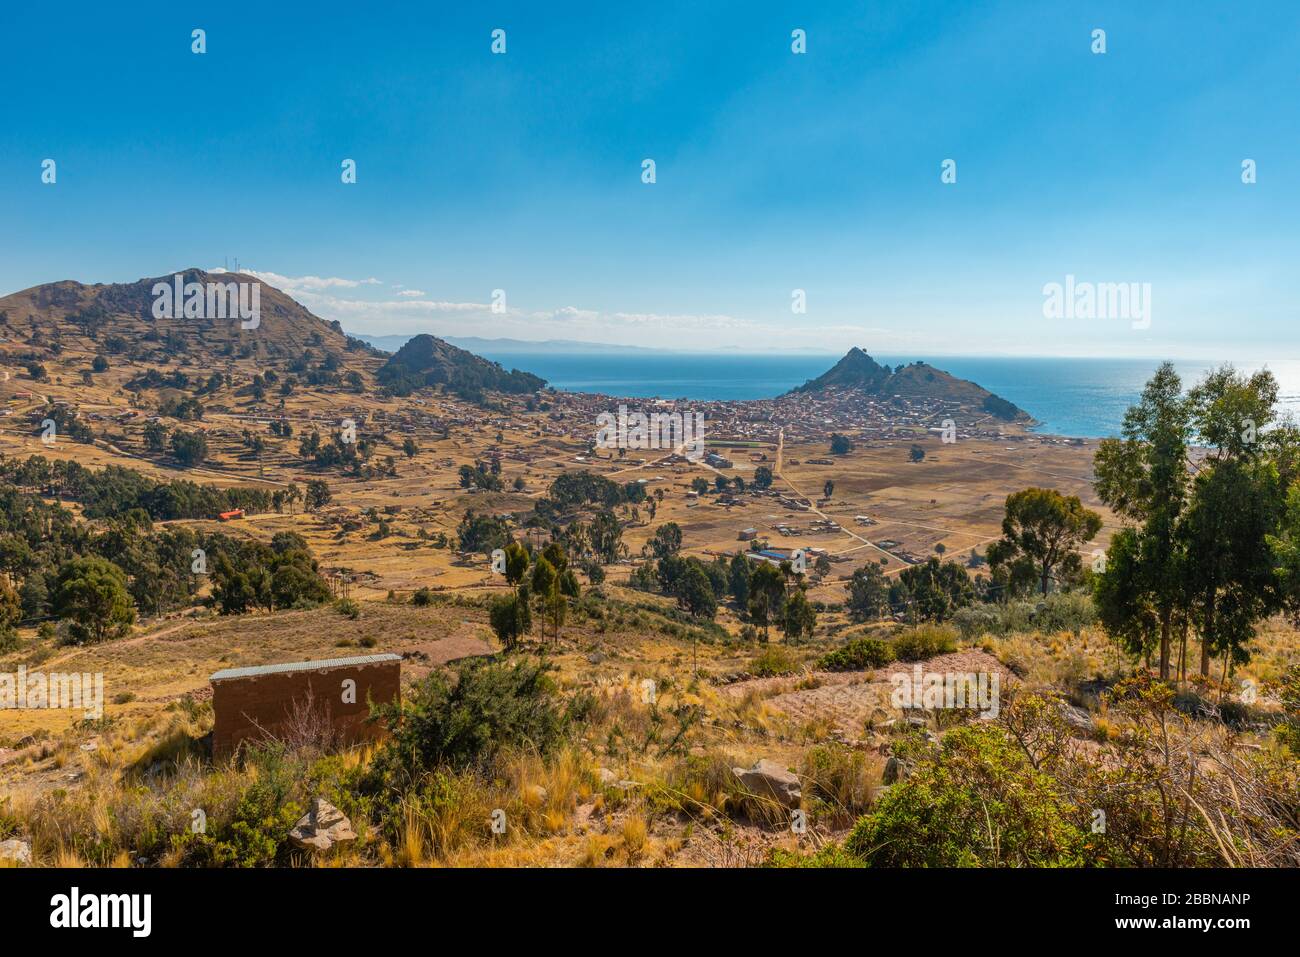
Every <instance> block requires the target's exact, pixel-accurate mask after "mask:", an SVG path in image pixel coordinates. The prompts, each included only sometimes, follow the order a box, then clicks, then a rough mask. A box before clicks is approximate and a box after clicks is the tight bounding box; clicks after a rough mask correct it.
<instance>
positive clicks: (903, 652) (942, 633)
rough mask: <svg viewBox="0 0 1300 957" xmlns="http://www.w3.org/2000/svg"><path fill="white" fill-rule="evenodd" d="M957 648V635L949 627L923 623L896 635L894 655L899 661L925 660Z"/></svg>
mask: <svg viewBox="0 0 1300 957" xmlns="http://www.w3.org/2000/svg"><path fill="white" fill-rule="evenodd" d="M956 650H957V636H956V635H955V634H954V633H953V632H952V630H951V629H949V628H941V627H938V626H936V625H922V626H920V627H919V628H910V629H908V630H907V631H904V632H902V633H901V634H898V635H896V636H895V637H894V655H895V656H896V657H897V658H898V660H899V661H924V660H925V659H926V658H933V657H934V656H935V655H942V654H947V653H948V652H950V651H956Z"/></svg>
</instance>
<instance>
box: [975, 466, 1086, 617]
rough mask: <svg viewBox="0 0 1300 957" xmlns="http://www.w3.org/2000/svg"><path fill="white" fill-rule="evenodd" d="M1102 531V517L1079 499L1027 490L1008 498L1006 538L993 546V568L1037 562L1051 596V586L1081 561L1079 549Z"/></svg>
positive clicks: (990, 553)
mask: <svg viewBox="0 0 1300 957" xmlns="http://www.w3.org/2000/svg"><path fill="white" fill-rule="evenodd" d="M1099 531H1101V516H1100V515H1098V514H1097V513H1096V512H1094V511H1092V510H1091V509H1088V508H1084V507H1083V503H1082V502H1081V501H1079V496H1077V495H1071V496H1069V497H1066V496H1064V495H1062V494H1061V493H1060V492H1058V491H1056V489H1049V488H1027V489H1024V490H1023V491H1020V492H1016V493H1015V494H1014V495H1008V496H1007V503H1006V517H1005V518H1003V520H1002V539H1001V540H1000V541H997V542H994V543H993V544H992V545H990V546H989V550H988V560H989V564H990V565H991V566H993V567H998V566H1000V565H1003V564H1007V563H1013V562H1015V561H1016V560H1017V559H1019V558H1022V557H1023V558H1026V559H1028V560H1029V561H1030V562H1032V563H1033V566H1034V569H1035V572H1036V573H1037V577H1038V582H1039V587H1040V589H1041V590H1042V593H1043V594H1044V595H1046V594H1047V588H1048V585H1049V583H1051V582H1052V581H1053V580H1055V579H1056V577H1057V576H1056V573H1057V572H1058V571H1059V570H1060V569H1061V568H1062V567H1064V566H1068V565H1069V564H1070V563H1071V559H1073V561H1074V562H1077V561H1078V555H1077V549H1078V548H1079V546H1080V545H1082V544H1083V543H1084V542H1090V541H1092V539H1093V538H1094V537H1096V535H1097V532H1099Z"/></svg>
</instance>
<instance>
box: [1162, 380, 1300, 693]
mask: <svg viewBox="0 0 1300 957" xmlns="http://www.w3.org/2000/svg"><path fill="white" fill-rule="evenodd" d="M1277 396H1278V387H1277V381H1276V380H1275V379H1274V378H1273V374H1272V373H1271V372H1269V371H1268V370H1263V371H1261V372H1257V373H1255V374H1253V375H1250V376H1246V375H1244V374H1242V373H1240V372H1237V371H1236V370H1235V369H1233V368H1232V366H1230V365H1224V366H1222V367H1220V368H1218V369H1215V370H1214V371H1212V372H1210V373H1209V374H1208V375H1206V377H1205V379H1204V380H1202V381H1201V382H1200V383H1199V384H1198V385H1197V386H1196V387H1195V388H1193V389H1192V390H1191V391H1190V392H1189V393H1188V397H1187V401H1188V405H1189V407H1190V409H1191V417H1192V426H1193V429H1194V432H1195V435H1196V437H1197V438H1198V440H1199V443H1200V444H1201V445H1202V446H1205V447H1208V449H1209V450H1210V451H1209V454H1208V455H1207V456H1206V458H1205V460H1204V462H1203V463H1202V464H1201V465H1200V467H1199V469H1198V471H1197V474H1196V477H1195V479H1194V480H1193V483H1192V499H1191V503H1190V505H1189V506H1188V510H1187V516H1186V518H1185V521H1184V529H1183V531H1184V535H1183V540H1184V543H1185V547H1186V548H1187V550H1188V554H1189V556H1191V558H1192V560H1190V561H1189V562H1188V563H1187V569H1188V572H1187V587H1188V590H1189V593H1190V609H1189V610H1190V615H1191V619H1192V621H1193V623H1194V624H1195V625H1196V629H1197V631H1198V632H1199V633H1200V636H1201V674H1202V675H1203V676H1208V675H1209V673H1210V659H1211V657H1214V656H1216V655H1218V656H1222V658H1223V675H1224V677H1225V678H1226V676H1227V674H1228V669H1229V667H1230V666H1232V665H1234V664H1237V663H1240V662H1243V661H1246V660H1248V658H1249V652H1248V650H1247V648H1246V645H1247V644H1248V642H1249V641H1250V639H1251V637H1253V635H1254V626H1255V623H1256V622H1257V621H1259V620H1260V619H1262V618H1264V617H1266V616H1267V615H1269V614H1272V613H1273V612H1274V611H1277V610H1278V609H1279V608H1280V607H1281V606H1282V598H1283V596H1282V594H1281V592H1280V591H1279V590H1278V588H1277V584H1278V579H1277V577H1276V576H1275V574H1274V552H1273V549H1271V548H1270V546H1269V536H1270V535H1272V534H1274V533H1275V532H1276V531H1277V529H1278V525H1279V522H1280V521H1281V519H1282V517H1283V514H1284V510H1285V502H1284V489H1283V487H1282V483H1281V477H1280V475H1279V473H1278V468H1277V465H1276V464H1275V462H1274V461H1272V460H1271V459H1270V458H1269V456H1268V453H1269V451H1270V450H1271V447H1270V443H1269V442H1268V441H1266V440H1265V433H1266V430H1267V429H1268V428H1269V426H1270V425H1271V424H1272V421H1273V407H1274V405H1275V404H1276V403H1277Z"/></svg>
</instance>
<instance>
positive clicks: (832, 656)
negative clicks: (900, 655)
mask: <svg viewBox="0 0 1300 957" xmlns="http://www.w3.org/2000/svg"><path fill="white" fill-rule="evenodd" d="M894 657H895V649H894V648H893V647H891V646H890V644H889V643H888V642H885V641H881V640H880V639H879V638H855V639H854V640H852V641H850V642H849V643H848V644H847V645H845V646H844V647H843V648H837V649H835V650H834V651H832V652H829V653H827V654H825V655H823V656H822V659H821V662H820V665H821V667H822V668H824V669H826V670H827V671H864V670H866V669H868V668H879V667H881V666H882V665H887V664H889V663H890V662H891V661H893V660H894Z"/></svg>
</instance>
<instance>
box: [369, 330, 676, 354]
mask: <svg viewBox="0 0 1300 957" xmlns="http://www.w3.org/2000/svg"><path fill="white" fill-rule="evenodd" d="M354 338H357V339H360V340H361V341H362V342H368V343H370V345H372V346H374V347H375V348H376V349H383V350H384V351H385V352H396V351H397V350H398V349H400V348H402V346H404V345H406V343H408V342H409V341H411V340H412V339H414V338H415V337H414V336H367V335H362V334H355V335H354ZM442 341H443V342H448V343H451V344H452V345H453V346H457V347H459V348H461V349H465V350H468V351H469V352H475V353H480V354H481V353H484V352H488V353H492V354H493V355H521V356H522V355H546V354H555V355H569V356H573V355H599V354H602V353H619V354H622V355H626V354H628V353H636V352H654V353H669V352H672V351H673V350H671V349H649V348H646V347H644V346H615V345H610V344H609V343H605V342H579V341H578V340H576V339H545V340H542V341H540V342H530V341H528V340H526V339H483V338H481V337H479V336H444V337H443V339H442Z"/></svg>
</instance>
